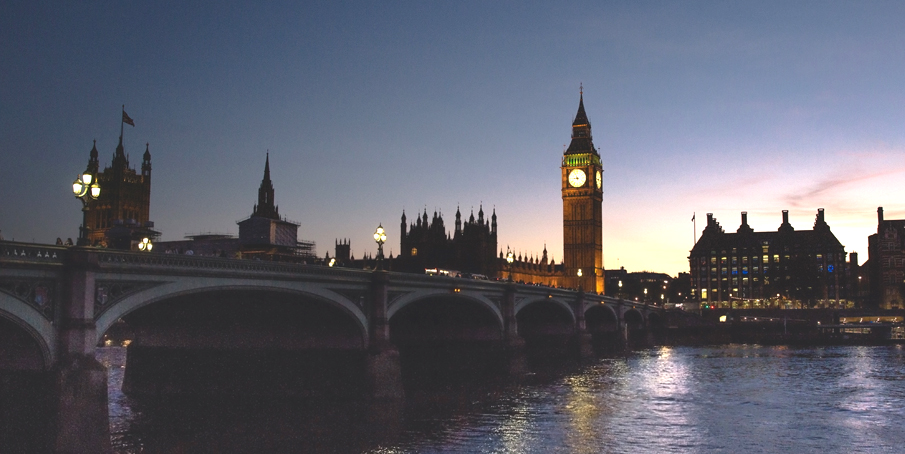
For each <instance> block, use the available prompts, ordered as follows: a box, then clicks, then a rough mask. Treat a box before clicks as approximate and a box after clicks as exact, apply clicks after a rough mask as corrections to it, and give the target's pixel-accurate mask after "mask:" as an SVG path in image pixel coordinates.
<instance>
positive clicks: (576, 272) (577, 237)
mask: <svg viewBox="0 0 905 454" xmlns="http://www.w3.org/2000/svg"><path fill="white" fill-rule="evenodd" d="M561 170H562V208H563V217H562V222H563V273H564V274H563V283H564V286H565V287H571V288H581V289H584V290H586V291H595V292H597V293H604V282H605V279H604V272H603V166H602V164H601V162H600V154H599V153H598V152H597V148H595V147H594V141H593V138H592V136H591V122H590V121H588V116H587V114H585V111H584V93H583V92H582V93H581V95H580V98H579V101H578V113H577V114H576V115H575V120H574V121H573V122H572V142H571V143H570V144H569V147H568V148H567V149H566V150H565V152H563V157H562V165H561Z"/></svg>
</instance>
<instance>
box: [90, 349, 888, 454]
mask: <svg viewBox="0 0 905 454" xmlns="http://www.w3.org/2000/svg"><path fill="white" fill-rule="evenodd" d="M98 359H99V360H100V361H101V362H102V363H103V364H105V365H107V367H108V370H109V371H110V374H109V377H110V395H109V397H110V425H111V432H112V435H113V440H114V450H115V451H116V452H118V453H139V452H146V453H204V452H211V453H246V452H248V453H259V452H260V453H265V452H266V453H304V452H325V453H332V452H336V453H356V452H368V453H606V452H612V453H645V452H649V453H668V452H680V453H695V452H707V453H710V452H717V453H742V452H743V453H761V452H762V453H772V452H788V453H802V452H822V453H857V452H865V453H903V452H905V348H903V347H902V346H888V347H876V346H874V347H801V348H793V347H781V346H780V347H776V346H770V347H766V346H757V345H728V346H714V347H668V348H667V347H663V348H654V349H649V350H642V351H638V352H633V353H631V354H629V355H628V356H625V357H619V358H613V359H600V360H595V361H593V362H591V363H590V364H586V365H583V366H578V365H559V366H556V367H550V366H547V367H540V368H535V369H534V370H535V373H534V374H532V375H529V376H528V377H526V379H524V380H523V381H521V382H520V383H514V382H512V381H500V382H496V383H488V382H487V381H486V380H482V381H481V382H480V383H474V382H468V380H463V379H454V378H451V379H450V380H449V381H448V382H446V383H427V384H420V385H418V384H415V385H412V384H409V385H407V386H408V388H407V389H406V392H407V398H406V400H405V402H404V403H401V404H398V405H387V404H380V403H378V404H372V403H368V402H362V401H355V400H350V401H345V402H330V401H325V402H317V401H311V400H306V401H299V400H292V399H267V400H262V399H258V398H254V399H252V398H249V399H248V400H245V401H243V400H239V399H233V398H230V399H225V398H223V399H205V400H200V399H176V400H171V401H148V400H147V399H145V400H136V399H131V398H129V397H126V396H124V395H123V394H122V392H121V391H120V384H121V383H122V376H123V371H124V369H123V366H124V364H125V349H122V348H103V349H99V350H98Z"/></svg>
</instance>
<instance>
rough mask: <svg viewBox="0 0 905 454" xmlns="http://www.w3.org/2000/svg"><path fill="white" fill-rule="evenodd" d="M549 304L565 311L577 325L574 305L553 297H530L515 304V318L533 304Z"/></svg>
mask: <svg viewBox="0 0 905 454" xmlns="http://www.w3.org/2000/svg"><path fill="white" fill-rule="evenodd" d="M543 303H549V304H552V305H555V306H557V307H560V308H562V309H564V310H565V311H566V312H568V313H569V315H570V316H571V317H572V323H575V312H574V311H573V310H572V305H571V304H569V302H568V301H565V300H563V299H561V298H556V297H551V296H536V297H528V298H525V299H523V300H521V301H518V302H516V303H515V316H516V317H518V314H519V312H521V311H522V310H523V309H525V308H526V307H528V306H531V305H532V304H543Z"/></svg>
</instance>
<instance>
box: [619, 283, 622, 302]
mask: <svg viewBox="0 0 905 454" xmlns="http://www.w3.org/2000/svg"><path fill="white" fill-rule="evenodd" d="M619 299H622V279H619Z"/></svg>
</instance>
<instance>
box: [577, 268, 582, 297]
mask: <svg viewBox="0 0 905 454" xmlns="http://www.w3.org/2000/svg"><path fill="white" fill-rule="evenodd" d="M577 274H578V291H579V292H580V291H581V268H579V269H578V273H577Z"/></svg>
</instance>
